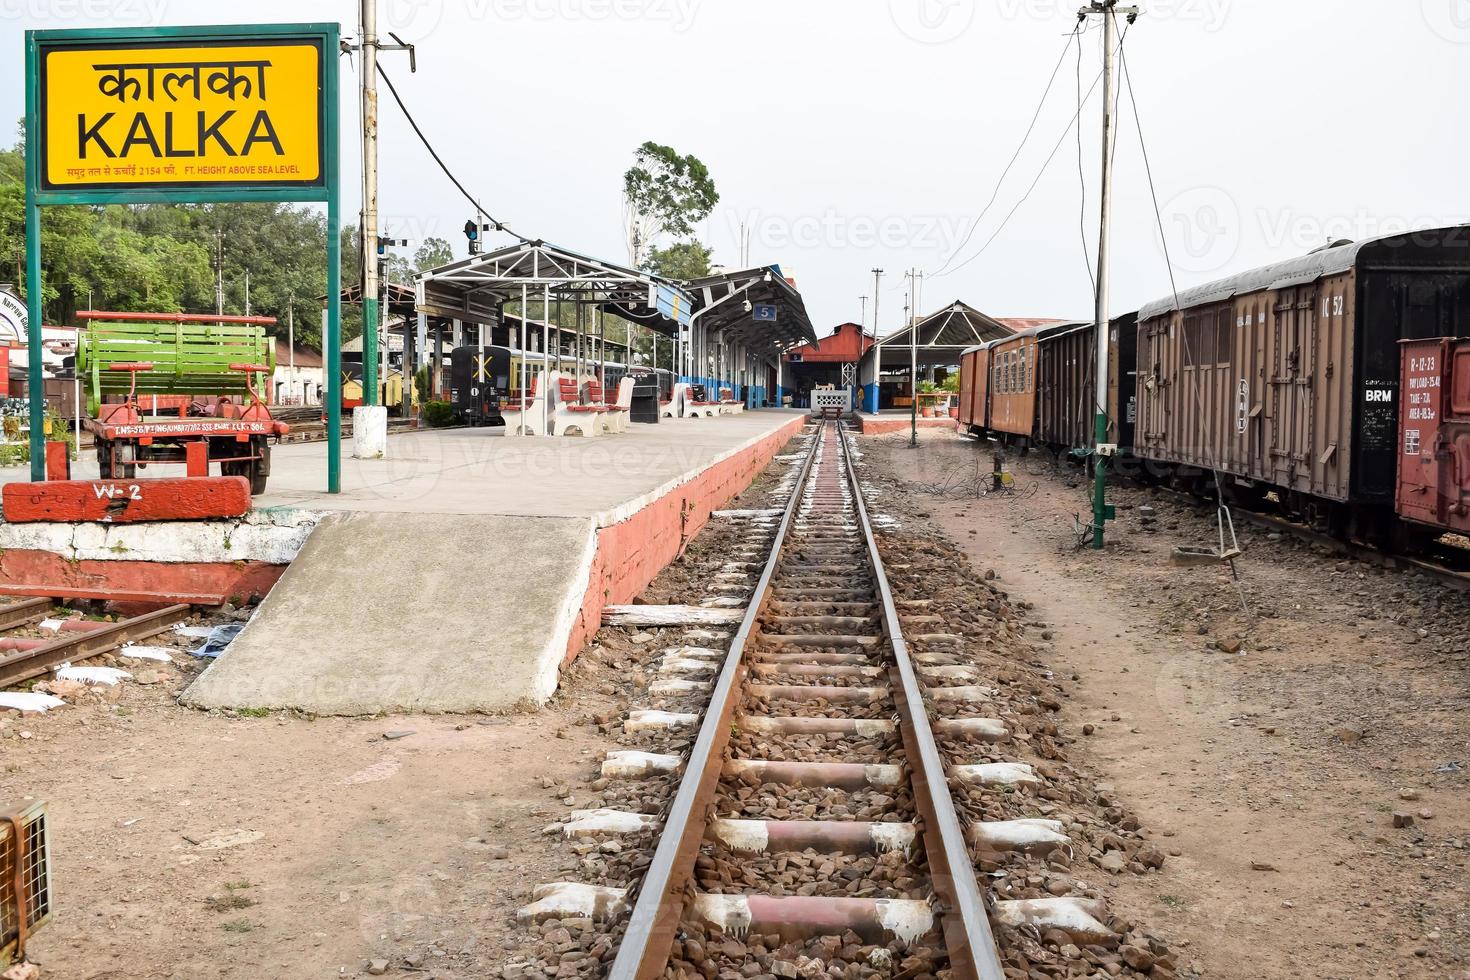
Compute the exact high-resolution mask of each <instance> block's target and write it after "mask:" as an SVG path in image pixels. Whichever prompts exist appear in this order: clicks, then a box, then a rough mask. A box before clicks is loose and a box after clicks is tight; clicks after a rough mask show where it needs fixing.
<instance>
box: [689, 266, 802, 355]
mask: <svg viewBox="0 0 1470 980" xmlns="http://www.w3.org/2000/svg"><path fill="white" fill-rule="evenodd" d="M686 285H687V287H688V289H689V291H690V292H691V293H693V294H694V299H695V309H696V310H697V311H707V312H700V313H699V324H700V326H701V327H702V328H704V329H706V330H708V331H709V332H711V333H714V332H716V331H719V332H722V333H723V335H724V338H725V339H726V340H729V341H734V342H736V343H741V344H744V345H746V347H747V348H749V349H750V350H753V351H761V350H768V349H770V348H772V347H779V348H781V349H782V350H785V349H786V348H788V347H793V346H796V345H798V344H805V343H811V342H814V341H815V340H816V339H817V334H816V330H815V329H814V328H813V327H812V320H811V317H810V316H809V315H808V314H807V311H806V304H805V303H804V302H802V299H801V293H800V292H798V291H797V289H796V287H795V286H793V285H792V284H791V283H790V281H788V280H787V278H786V277H785V276H784V275H782V273H781V267H780V266H775V265H770V266H756V267H754V268H750V269H739V270H734V271H726V272H721V273H719V274H717V275H712V276H705V277H703V278H701V279H695V280H692V281H690V282H689V283H687V284H686ZM747 302H748V303H750V305H751V309H750V310H747V309H746V305H745V304H746V303H747ZM756 306H774V307H775V308H776V319H775V320H774V321H772V320H757V319H755V315H754V307H756Z"/></svg>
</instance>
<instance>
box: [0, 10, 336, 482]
mask: <svg viewBox="0 0 1470 980" xmlns="http://www.w3.org/2000/svg"><path fill="white" fill-rule="evenodd" d="M340 34H341V26H340V25H338V24H330V23H325V24H323V23H317V24H237V25H224V26H212V25H211V26H200V27H154V28H137V29H131V30H112V29H92V28H87V29H82V30H33V31H26V40H25V45H26V50H25V71H26V130H25V132H26V161H25V162H26V307H27V310H28V314H29V323H28V324H27V343H28V345H29V347H30V352H31V354H30V356H29V358H28V362H29V363H28V377H27V383H26V388H27V392H28V396H29V399H30V416H31V417H30V449H31V480H32V481H40V480H44V479H45V478H46V459H45V456H46V453H45V434H44V420H45V413H46V395H45V390H44V377H43V375H42V371H41V357H40V356H39V353H40V350H41V208H43V207H46V206H49V205H58V204H142V203H166V204H205V203H219V202H233V201H260V202H287V203H306V202H310V203H324V204H326V211H327V229H326V230H327V243H326V244H327V249H326V251H327V323H326V330H325V332H324V336H323V337H322V346H323V348H324V351H323V353H324V354H325V360H326V371H325V373H326V382H327V391H326V397H327V492H328V493H338V492H340V491H341V438H342V398H341V384H342V382H341V363H342V308H341V294H342V267H341V266H342V263H341V213H340V212H341V208H340V200H339V197H340V156H341V154H340V149H339V145H338V132H339V114H340V112H339V105H338V92H339V83H338V71H337V56H338V50H339V47H338V45H339V36H340ZM292 40H299V41H303V42H309V43H312V44H316V45H319V46H320V50H321V64H320V75H319V78H320V86H321V89H320V92H319V93H318V95H319V99H320V105H321V112H320V117H319V120H318V123H319V125H318V131H319V133H320V164H321V179H320V181H313V182H310V183H302V184H292V183H288V184H283V183H278V182H250V183H246V184H241V183H234V184H231V183H226V182H221V183H219V184H198V183H195V184H188V185H183V186H180V185H177V184H172V183H170V182H160V183H154V184H149V183H139V184H136V185H132V184H129V185H123V186H119V185H118V184H115V183H112V184H108V185H107V186H105V187H93V188H87V187H83V186H68V187H65V188H47V187H43V186H42V180H41V171H42V154H43V153H45V151H46V148H45V147H44V146H43V145H42V142H41V129H42V124H41V112H42V104H41V100H42V91H41V86H40V81H41V55H42V52H43V50H44V51H53V50H65V49H80V50H90V49H97V50H105V49H107V48H116V47H120V46H122V47H127V46H132V47H154V48H167V47H186V46H190V45H191V44H192V45H194V46H208V45H212V44H230V43H235V44H238V45H241V46H244V45H248V44H249V43H250V42H252V41H255V42H258V43H260V44H263V45H276V44H282V43H284V42H289V41H292Z"/></svg>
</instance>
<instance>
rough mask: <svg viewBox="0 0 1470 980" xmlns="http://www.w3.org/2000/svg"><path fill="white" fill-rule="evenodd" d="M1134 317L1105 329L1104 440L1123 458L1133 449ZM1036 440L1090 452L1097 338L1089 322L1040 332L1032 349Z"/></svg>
mask: <svg viewBox="0 0 1470 980" xmlns="http://www.w3.org/2000/svg"><path fill="white" fill-rule="evenodd" d="M1137 341H1138V315H1137V314H1135V313H1127V314H1124V315H1123V316H1120V317H1114V318H1113V320H1112V322H1111V323H1110V324H1109V327H1108V436H1107V441H1108V442H1110V443H1112V444H1113V445H1115V446H1117V447H1118V453H1119V454H1120V455H1125V454H1127V453H1128V452H1130V451H1131V449H1132V447H1133V416H1134V412H1135V411H1136V407H1135V405H1134V379H1135V377H1136V376H1137V363H1138V355H1137V350H1136V344H1137ZM1036 349H1037V355H1036V373H1037V379H1038V380H1037V386H1036V438H1037V441H1038V442H1041V443H1043V444H1044V445H1048V446H1052V447H1055V448H1058V449H1064V450H1071V449H1090V448H1091V447H1092V443H1093V435H1094V433H1093V429H1094V426H1095V421H1094V418H1095V416H1096V414H1097V404H1096V401H1095V397H1094V395H1093V392H1094V391H1095V389H1096V387H1097V383H1096V382H1097V368H1096V364H1097V332H1096V330H1095V328H1094V324H1093V322H1092V321H1091V320H1088V321H1086V322H1080V321H1079V322H1075V323H1064V324H1058V325H1056V326H1053V327H1047V328H1046V329H1044V330H1043V331H1042V332H1041V334H1040V336H1039V337H1038V338H1037V343H1036Z"/></svg>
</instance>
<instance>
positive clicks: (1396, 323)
mask: <svg viewBox="0 0 1470 980" xmlns="http://www.w3.org/2000/svg"><path fill="white" fill-rule="evenodd" d="M1467 332H1470V227H1467V226H1458V227H1452V228H1439V229H1433V230H1429V231H1420V232H1412V233H1408V234H1404V235H1393V236H1387V237H1384V238H1379V239H1374V240H1371V241H1364V242H1357V243H1343V244H1339V245H1335V246H1332V247H1328V248H1323V249H1319V250H1317V251H1315V252H1312V253H1310V254H1308V255H1304V256H1301V257H1299V258H1295V259H1291V260H1289V261H1286V262H1280V263H1277V264H1275V265H1270V266H1265V267H1263V268H1260V269H1253V270H1251V271H1249V272H1245V273H1242V274H1240V275H1236V276H1233V277H1231V278H1228V279H1223V280H1220V281H1219V282H1214V283H1209V284H1206V285H1203V286H1199V287H1196V288H1194V289H1190V290H1186V291H1185V292H1183V293H1181V294H1179V296H1178V298H1177V302H1176V299H1175V297H1173V296H1170V297H1168V298H1167V299H1164V300H1161V301H1159V302H1156V303H1152V304H1150V305H1148V306H1146V307H1144V308H1143V309H1142V310H1140V311H1139V314H1138V422H1137V428H1136V434H1135V438H1134V440H1133V441H1134V443H1135V452H1136V453H1137V454H1138V455H1140V456H1143V457H1145V458H1146V459H1149V460H1151V461H1155V462H1158V463H1163V464H1168V465H1170V466H1172V467H1179V466H1183V467H1186V468H1190V467H1192V468H1196V470H1195V472H1196V473H1197V472H1198V471H1208V470H1217V471H1219V472H1221V473H1222V474H1226V475H1228V476H1229V477H1231V479H1230V480H1229V481H1228V482H1229V483H1230V484H1231V485H1232V486H1233V488H1234V491H1235V492H1236V493H1237V494H1239V495H1242V496H1245V497H1248V498H1259V497H1263V496H1264V495H1265V494H1266V493H1267V492H1269V491H1275V492H1276V493H1277V495H1278V497H1280V498H1281V500H1282V503H1283V504H1284V505H1285V506H1286V507H1287V509H1288V510H1290V511H1292V512H1295V513H1299V514H1302V515H1303V516H1305V517H1307V518H1308V519H1313V520H1319V519H1320V520H1325V521H1326V522H1327V523H1328V525H1329V526H1330V527H1331V528H1332V529H1333V530H1336V531H1339V532H1354V531H1356V532H1361V533H1369V534H1377V533H1381V532H1382V531H1384V530H1385V529H1386V528H1387V527H1388V526H1389V523H1390V518H1391V512H1392V504H1393V499H1394V491H1395V482H1396V481H1395V463H1396V461H1397V460H1396V455H1397V453H1396V449H1397V432H1398V404H1399V351H1398V342H1399V341H1400V340H1403V339H1410V338H1426V337H1440V336H1450V335H1456V334H1462V333H1467ZM1178 472H1182V473H1183V474H1184V475H1189V470H1188V469H1186V470H1183V471H1178Z"/></svg>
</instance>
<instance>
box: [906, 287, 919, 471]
mask: <svg viewBox="0 0 1470 980" xmlns="http://www.w3.org/2000/svg"><path fill="white" fill-rule="evenodd" d="M918 291H919V270H918V269H910V270H909V317H908V320H909V445H910V446H911V447H917V446H918V445H919V296H918Z"/></svg>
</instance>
